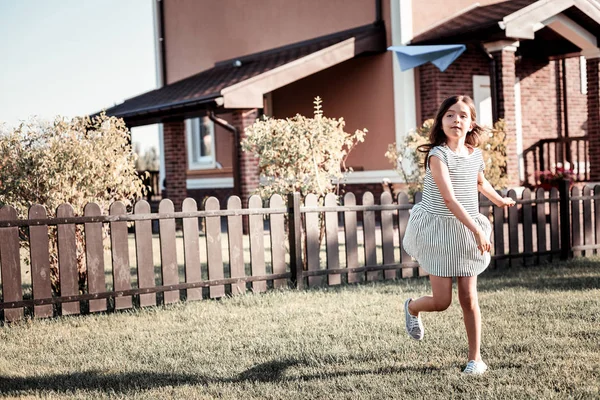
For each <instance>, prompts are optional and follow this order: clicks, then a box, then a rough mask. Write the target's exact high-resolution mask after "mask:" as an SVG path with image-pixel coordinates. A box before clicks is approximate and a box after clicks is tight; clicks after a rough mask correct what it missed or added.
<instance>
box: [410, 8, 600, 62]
mask: <svg viewBox="0 0 600 400" xmlns="http://www.w3.org/2000/svg"><path fill="white" fill-rule="evenodd" d="M463 17H464V18H463ZM497 41H511V42H519V41H521V50H522V51H524V52H525V53H531V54H534V55H536V56H547V57H550V56H561V55H568V56H571V55H574V54H580V55H583V56H586V57H588V58H595V57H600V49H599V47H598V44H599V43H600V4H599V3H598V2H597V1H595V0H538V1H531V0H510V1H505V2H501V3H494V4H491V5H487V6H483V7H481V6H479V5H478V4H476V5H474V6H471V7H470V8H468V9H465V10H462V11H461V12H460V13H459V15H454V16H453V17H452V18H450V19H447V20H444V21H442V22H441V23H439V24H436V25H434V26H432V27H430V28H429V29H428V30H426V31H424V32H422V33H420V34H418V35H416V36H415V38H414V39H413V41H412V42H411V43H412V44H442V43H484V44H485V43H488V42H497Z"/></svg>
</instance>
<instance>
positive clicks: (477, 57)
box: [419, 45, 490, 124]
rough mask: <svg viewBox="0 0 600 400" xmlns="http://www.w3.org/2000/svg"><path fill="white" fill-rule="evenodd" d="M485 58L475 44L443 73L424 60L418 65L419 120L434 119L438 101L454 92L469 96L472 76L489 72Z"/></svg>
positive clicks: (438, 104) (487, 59)
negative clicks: (423, 63)
mask: <svg viewBox="0 0 600 400" xmlns="http://www.w3.org/2000/svg"><path fill="white" fill-rule="evenodd" d="M489 65H490V64H489V58H488V56H487V55H486V54H485V53H484V52H483V51H482V50H481V49H480V48H478V47H477V46H474V45H468V46H467V49H466V50H465V52H464V53H463V54H461V56H460V57H458V58H457V59H456V61H454V62H453V63H452V65H450V66H449V67H448V69H446V71H444V72H440V70H439V69H438V68H437V67H436V66H435V65H433V64H431V63H428V64H425V65H423V66H421V67H419V85H420V91H421V115H420V116H419V117H420V119H421V120H420V122H419V124H421V123H422V122H423V121H425V120H427V119H430V118H434V117H435V114H436V113H437V110H438V107H439V106H440V104H441V102H442V101H444V99H446V98H447V97H450V96H454V95H465V94H466V95H468V96H470V97H473V75H489V74H490V69H489Z"/></svg>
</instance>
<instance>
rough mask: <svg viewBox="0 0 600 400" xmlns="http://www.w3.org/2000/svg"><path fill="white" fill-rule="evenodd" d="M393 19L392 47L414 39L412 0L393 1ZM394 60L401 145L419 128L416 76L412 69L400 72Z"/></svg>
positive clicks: (395, 103)
mask: <svg viewBox="0 0 600 400" xmlns="http://www.w3.org/2000/svg"><path fill="white" fill-rule="evenodd" d="M391 17H392V46H401V45H405V44H406V43H408V42H409V41H410V40H411V39H412V37H413V27H412V0H391ZM392 59H393V63H394V66H393V79H394V119H395V128H396V143H400V142H402V141H404V138H405V137H406V134H407V133H408V132H409V131H410V130H412V129H415V128H416V127H417V115H416V114H417V111H416V98H415V74H414V71H413V70H412V69H410V70H408V71H404V72H402V71H400V64H399V63H398V59H397V58H396V56H393V57H392Z"/></svg>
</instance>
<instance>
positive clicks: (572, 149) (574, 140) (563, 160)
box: [523, 136, 590, 187]
mask: <svg viewBox="0 0 600 400" xmlns="http://www.w3.org/2000/svg"><path fill="white" fill-rule="evenodd" d="M588 153H589V139H588V136H579V137H567V138H564V137H561V138H554V139H542V140H540V141H538V142H537V143H535V144H534V145H532V146H531V147H529V148H527V149H526V150H524V151H523V164H524V171H525V182H524V184H525V186H530V187H531V186H537V185H539V184H540V183H541V182H540V181H539V179H538V177H537V176H536V172H543V171H550V172H552V173H555V172H556V171H557V169H565V170H568V171H569V173H570V175H571V176H572V178H573V180H574V181H575V182H587V181H589V180H590V164H589V154H588Z"/></svg>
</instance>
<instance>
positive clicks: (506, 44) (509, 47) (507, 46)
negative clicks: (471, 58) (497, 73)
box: [483, 40, 520, 54]
mask: <svg viewBox="0 0 600 400" xmlns="http://www.w3.org/2000/svg"><path fill="white" fill-rule="evenodd" d="M519 44H520V43H519V42H518V41H516V42H515V41H514V40H497V41H495V42H488V43H484V44H483V47H484V48H485V51H487V52H488V54H489V53H492V52H494V51H499V50H506V51H512V52H513V53H514V52H516V51H517V47H519Z"/></svg>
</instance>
